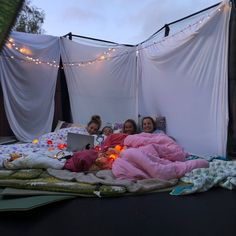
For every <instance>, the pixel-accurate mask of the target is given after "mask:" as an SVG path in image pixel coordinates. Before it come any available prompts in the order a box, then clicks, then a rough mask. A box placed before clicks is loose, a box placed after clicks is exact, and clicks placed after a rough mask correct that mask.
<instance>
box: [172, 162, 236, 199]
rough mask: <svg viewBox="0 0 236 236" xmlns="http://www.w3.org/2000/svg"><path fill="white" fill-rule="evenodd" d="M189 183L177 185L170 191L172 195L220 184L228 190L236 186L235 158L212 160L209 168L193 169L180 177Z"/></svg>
mask: <svg viewBox="0 0 236 236" xmlns="http://www.w3.org/2000/svg"><path fill="white" fill-rule="evenodd" d="M180 180H181V181H182V182H184V183H188V184H190V185H187V186H177V187H176V188H174V189H173V191H172V192H171V194H172V195H185V194H191V193H196V192H205V191H207V190H209V189H210V188H212V187H214V186H220V187H223V188H226V189H229V190H232V189H235V188H236V160H234V161H223V160H217V159H215V160H213V161H211V162H210V165H209V168H199V169H195V170H193V171H191V172H189V173H186V174H185V176H184V177H182V178H181V179H180Z"/></svg>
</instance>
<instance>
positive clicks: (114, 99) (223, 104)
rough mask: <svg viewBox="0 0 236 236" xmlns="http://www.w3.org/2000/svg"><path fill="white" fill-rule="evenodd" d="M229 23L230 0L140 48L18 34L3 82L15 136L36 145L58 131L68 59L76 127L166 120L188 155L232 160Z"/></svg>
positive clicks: (4, 62) (5, 56) (5, 60)
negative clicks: (94, 121)
mask: <svg viewBox="0 0 236 236" xmlns="http://www.w3.org/2000/svg"><path fill="white" fill-rule="evenodd" d="M229 18H230V6H229V2H228V1H223V2H222V3H221V4H220V5H219V6H217V7H216V8H214V9H212V10H211V11H208V12H207V14H206V15H205V16H204V17H202V18H201V19H199V20H197V21H196V22H195V23H194V24H191V25H189V26H188V27H186V28H184V29H183V30H181V31H179V32H177V33H175V34H174V35H170V36H168V37H166V38H163V39H161V40H160V39H158V40H156V41H155V38H152V40H150V41H147V42H145V43H143V44H140V45H138V46H137V47H135V46H134V47H128V46H124V45H113V46H111V45H101V44H100V45H99V44H97V45H96V44H89V43H84V42H82V41H81V42H75V41H71V40H68V39H66V38H58V37H53V36H43V35H30V34H23V33H16V32H15V33H12V35H11V36H12V38H13V39H14V42H15V43H16V46H14V45H12V46H13V48H10V47H5V48H4V50H3V52H2V56H1V60H0V67H1V72H0V80H1V85H2V88H3V93H4V106H5V109H6V113H7V118H8V121H9V123H10V126H11V128H12V130H13V132H14V133H15V135H16V137H17V138H18V139H20V140H22V141H31V140H32V139H34V138H36V137H38V136H39V135H41V134H43V133H46V132H49V131H50V130H51V125H52V119H53V112H54V93H55V87H56V78H57V71H58V68H57V66H58V63H59V57H60V55H61V58H62V61H63V68H64V71H65V75H66V82H67V86H68V91H69V97H70V104H71V111H72V118H73V121H74V122H80V123H83V124H86V123H87V121H88V120H89V118H90V117H91V115H93V114H98V115H100V116H101V117H102V120H103V122H104V123H106V122H111V123H112V122H117V121H124V120H126V119H128V118H133V119H135V120H137V119H138V114H141V115H163V116H165V117H166V120H167V133H168V134H169V135H171V136H173V137H174V138H176V140H177V141H178V142H179V143H180V144H181V145H182V146H183V147H184V148H185V149H186V151H188V152H190V153H193V154H196V155H202V156H209V155H211V156H213V155H221V156H225V154H226V141H227V125H228V93H227V89H228V88H227V79H228V75H227V70H228V68H227V65H228V64H227V60H228V59H227V58H228V35H229V32H228V29H229ZM17 45H19V46H23V45H24V46H27V47H28V48H30V50H31V51H32V54H31V56H30V57H32V58H31V59H28V58H26V57H25V54H24V53H22V52H20V50H19V49H16V47H18V46H17ZM11 57H14V58H11ZM36 59H39V61H40V62H41V63H39V61H38V62H37V60H36ZM27 60H36V61H31V62H27ZM42 62H45V63H42Z"/></svg>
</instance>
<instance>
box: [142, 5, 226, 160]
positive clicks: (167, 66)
mask: <svg viewBox="0 0 236 236" xmlns="http://www.w3.org/2000/svg"><path fill="white" fill-rule="evenodd" d="M229 18H230V7H229V5H228V1H224V2H222V4H221V5H220V6H218V7H217V8H216V9H214V10H213V11H212V12H210V13H208V15H206V17H205V18H203V19H201V20H199V21H198V22H196V24H195V25H192V26H189V27H187V28H186V29H184V30H183V31H181V32H179V33H176V34H175V35H172V36H169V37H167V38H165V39H163V40H162V41H157V42H156V43H154V44H153V43H152V44H150V45H149V44H148V42H146V43H145V44H144V45H139V59H138V65H139V78H140V87H139V88H140V91H139V113H140V114H141V115H150V114H151V115H154V114H156V115H163V116H166V119H167V132H168V134H169V135H171V136H173V137H174V138H176V140H177V141H178V142H179V143H180V144H181V145H182V146H183V147H184V148H185V150H187V151H189V152H191V153H193V154H197V155H202V156H207V155H222V156H225V155H226V142H227V125H228V101H227V100H228V92H227V79H228V77H227V76H228V75H227V71H228V68H227V58H228V54H227V51H228V29H229V27H228V26H229ZM152 41H153V40H152Z"/></svg>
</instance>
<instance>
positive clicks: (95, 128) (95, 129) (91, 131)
mask: <svg viewBox="0 0 236 236" xmlns="http://www.w3.org/2000/svg"><path fill="white" fill-rule="evenodd" d="M87 131H88V133H89V134H90V135H93V134H97V132H98V125H97V124H95V123H91V124H90V125H89V126H88V127H87Z"/></svg>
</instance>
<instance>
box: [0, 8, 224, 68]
mask: <svg viewBox="0 0 236 236" xmlns="http://www.w3.org/2000/svg"><path fill="white" fill-rule="evenodd" d="M224 7H226V5H223V6H221V7H220V8H218V9H217V10H218V12H220V11H221V10H222V8H224ZM210 17H211V16H210V15H209V14H208V15H207V17H204V18H202V19H200V20H199V21H197V22H195V23H194V24H192V25H188V26H187V27H186V28H184V29H183V30H181V31H179V32H177V33H175V34H172V35H171V36H168V37H165V38H163V39H161V40H160V41H155V42H153V43H152V44H150V45H146V46H144V47H142V48H138V49H137V48H135V49H134V50H135V53H136V56H138V54H139V52H140V51H141V50H143V49H145V48H148V47H151V46H153V45H155V46H158V45H161V44H162V43H163V42H165V41H167V40H169V39H170V38H173V37H174V36H176V35H178V34H180V33H185V32H186V31H187V30H189V29H191V28H192V27H193V26H196V27H197V26H198V25H199V24H202V23H203V22H204V21H205V19H210ZM6 46H7V47H8V48H9V49H15V50H16V51H18V52H19V53H20V54H21V55H23V56H24V58H25V59H18V58H15V57H14V56H4V57H6V58H10V59H14V60H19V61H21V62H29V63H33V64H36V65H42V64H44V65H47V66H51V67H56V68H59V65H58V63H57V62H56V60H53V61H43V60H40V59H39V58H33V57H31V55H32V51H31V50H30V49H28V48H26V47H20V46H19V45H16V44H15V43H14V39H13V38H9V39H8V40H7V43H6ZM115 51H116V49H115V48H108V50H107V51H104V52H103V53H101V54H100V55H99V56H98V57H96V58H95V59H92V60H87V61H79V62H64V63H63V66H62V67H61V69H64V68H65V67H84V66H88V65H93V64H94V63H99V62H103V61H106V60H110V59H111V58H115V57H117V56H121V55H123V54H127V53H128V52H127V51H126V52H125V53H121V54H119V55H116V56H114V55H112V54H113V53H114V52H115ZM131 52H133V51H131ZM1 56H3V55H1Z"/></svg>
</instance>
